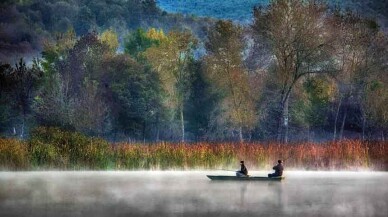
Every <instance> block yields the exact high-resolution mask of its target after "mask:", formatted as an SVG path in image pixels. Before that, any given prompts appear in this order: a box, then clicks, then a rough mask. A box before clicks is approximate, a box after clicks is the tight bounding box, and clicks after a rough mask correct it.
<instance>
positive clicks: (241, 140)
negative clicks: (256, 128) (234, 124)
mask: <svg viewBox="0 0 388 217" xmlns="http://www.w3.org/2000/svg"><path fill="white" fill-rule="evenodd" d="M239 138H240V142H241V143H242V142H244V138H243V130H242V127H240V129H239Z"/></svg>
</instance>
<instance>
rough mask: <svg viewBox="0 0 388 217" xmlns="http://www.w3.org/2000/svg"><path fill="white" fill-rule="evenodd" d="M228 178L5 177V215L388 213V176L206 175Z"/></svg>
mask: <svg viewBox="0 0 388 217" xmlns="http://www.w3.org/2000/svg"><path fill="white" fill-rule="evenodd" d="M228 173H229V172H222V171H195V172H159V171H158V172H156V171H154V172H0V216H4V217H8V216H39V217H42V216H109V217H114V216H140V217H141V216H182V217H183V216H223V217H224V216H387V215H388V173H384V172H287V173H286V174H285V176H286V179H285V180H284V181H282V182H268V181H260V182H222V181H210V180H209V179H208V178H207V177H206V176H205V175H206V174H215V175H221V174H228ZM250 173H251V175H266V173H265V172H250ZM229 174H230V175H232V173H229Z"/></svg>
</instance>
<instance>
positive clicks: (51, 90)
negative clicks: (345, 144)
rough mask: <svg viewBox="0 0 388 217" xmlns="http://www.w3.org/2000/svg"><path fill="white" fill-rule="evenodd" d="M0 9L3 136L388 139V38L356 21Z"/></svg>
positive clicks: (32, 5) (67, 6) (106, 3)
mask: <svg viewBox="0 0 388 217" xmlns="http://www.w3.org/2000/svg"><path fill="white" fill-rule="evenodd" d="M0 7H1V9H0V14H1V15H0V20H1V22H0V64H1V65H0V136H1V135H2V136H6V137H19V138H26V137H28V135H29V132H30V131H31V130H32V129H33V128H35V127H37V126H53V127H59V128H62V129H65V130H70V131H77V132H82V133H84V134H87V135H90V136H98V137H103V138H106V139H108V140H110V141H128V140H131V141H204V140H206V141H254V140H277V141H281V142H289V141H307V140H309V141H313V140H314V141H322V140H338V139H343V138H356V139H363V140H376V139H379V140H380V139H381V140H384V139H385V137H386V135H387V132H388V36H387V33H386V32H384V31H382V30H381V29H380V28H379V25H378V23H377V22H376V21H374V20H372V19H370V18H365V17H363V16H361V15H359V14H355V13H352V12H350V11H342V10H339V9H336V10H333V9H330V8H328V7H327V6H326V5H325V4H323V3H317V2H316V1H303V0H274V1H272V3H271V4H270V5H269V6H268V7H264V8H254V9H252V13H253V17H254V20H253V21H252V23H251V24H250V25H244V26H241V25H238V24H236V23H233V22H232V21H225V20H218V21H217V20H212V19H206V18H193V17H186V16H182V15H171V14H167V13H165V12H163V11H161V10H159V9H158V8H157V6H156V4H155V1H154V0H128V1H122V0H98V1H83V0H81V1H75V0H63V1H53V0H52V1H51V0H50V1H45V2H42V1H38V0H19V1H17V2H16V3H15V1H3V3H0ZM5 11H6V13H3V12H5ZM37 53H39V55H38V54H37ZM15 57H23V58H24V59H20V60H18V61H17V62H15ZM32 57H35V58H32ZM18 59H19V58H18Z"/></svg>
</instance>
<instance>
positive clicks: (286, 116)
mask: <svg viewBox="0 0 388 217" xmlns="http://www.w3.org/2000/svg"><path fill="white" fill-rule="evenodd" d="M288 99H289V97H287V99H286V101H285V103H284V114H283V117H284V118H283V119H284V121H283V124H284V143H288V119H289V113H288Z"/></svg>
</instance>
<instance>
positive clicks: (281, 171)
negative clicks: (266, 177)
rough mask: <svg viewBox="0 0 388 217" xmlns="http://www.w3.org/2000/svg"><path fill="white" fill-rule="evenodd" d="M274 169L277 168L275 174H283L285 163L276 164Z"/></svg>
mask: <svg viewBox="0 0 388 217" xmlns="http://www.w3.org/2000/svg"><path fill="white" fill-rule="evenodd" d="M272 169H274V170H275V175H277V176H282V175H283V165H282V164H278V165H276V166H274V167H273V168H272Z"/></svg>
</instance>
